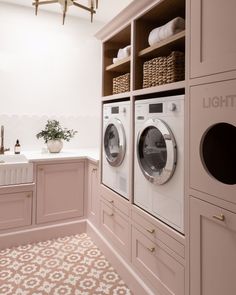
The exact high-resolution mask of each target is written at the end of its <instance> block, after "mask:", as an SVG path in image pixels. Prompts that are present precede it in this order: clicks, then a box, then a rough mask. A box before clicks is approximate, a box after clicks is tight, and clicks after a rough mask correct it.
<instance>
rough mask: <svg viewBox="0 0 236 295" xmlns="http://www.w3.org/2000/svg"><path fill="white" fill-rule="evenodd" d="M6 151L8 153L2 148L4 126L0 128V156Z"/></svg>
mask: <svg viewBox="0 0 236 295" xmlns="http://www.w3.org/2000/svg"><path fill="white" fill-rule="evenodd" d="M6 151H10V149H5V148H4V126H3V125H2V126H1V146H0V154H4V153H5V152H6Z"/></svg>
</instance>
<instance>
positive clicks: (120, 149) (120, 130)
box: [104, 119, 126, 167]
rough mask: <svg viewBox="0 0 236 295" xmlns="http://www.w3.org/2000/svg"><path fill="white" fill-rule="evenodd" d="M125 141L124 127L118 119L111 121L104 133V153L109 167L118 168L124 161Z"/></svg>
mask: <svg viewBox="0 0 236 295" xmlns="http://www.w3.org/2000/svg"><path fill="white" fill-rule="evenodd" d="M125 148H126V139H125V131H124V127H123V125H122V123H121V121H120V120H119V119H111V120H109V122H108V123H107V126H106V128H105V132H104V151H105V155H106V159H107V161H108V163H109V164H110V165H111V166H114V167H118V166H120V165H121V163H122V162H123V160H124V156H125Z"/></svg>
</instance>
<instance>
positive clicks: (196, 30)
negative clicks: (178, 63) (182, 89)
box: [190, 0, 236, 78]
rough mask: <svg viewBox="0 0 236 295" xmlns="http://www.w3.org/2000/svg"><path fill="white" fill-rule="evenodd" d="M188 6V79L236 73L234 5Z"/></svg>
mask: <svg viewBox="0 0 236 295" xmlns="http://www.w3.org/2000/svg"><path fill="white" fill-rule="evenodd" d="M190 2H191V3H190V7H191V17H190V25H191V31H190V36H191V37H190V38H191V45H190V58H191V60H190V75H191V78H195V77H200V76H206V75H211V74H215V73H221V72H226V71H231V70H236V42H235V35H236V18H235V11H236V1H235V0H228V1H226V2H225V1H222V0H191V1H190Z"/></svg>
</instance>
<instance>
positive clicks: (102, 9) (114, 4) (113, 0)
mask: <svg viewBox="0 0 236 295" xmlns="http://www.w3.org/2000/svg"><path fill="white" fill-rule="evenodd" d="M132 1H133V0H99V1H98V10H97V12H96V14H95V16H94V20H97V21H101V22H104V23H106V22H108V21H109V20H111V19H112V18H113V17H114V16H116V15H117V14H118V13H119V12H120V11H121V10H122V9H124V8H125V7H126V6H127V5H129V4H130V3H131V2H132ZM1 2H5V3H11V4H15V5H21V6H26V7H30V8H32V10H33V9H34V8H33V7H32V2H33V1H32V0H0V3H1ZM76 2H78V3H80V4H83V5H88V2H89V0H76ZM39 10H46V11H52V12H56V13H60V14H61V13H62V11H61V7H60V4H57V3H55V4H47V5H42V6H40V8H39ZM67 15H73V16H75V17H80V18H89V17H90V16H89V13H88V12H87V11H84V10H83V9H80V8H77V7H75V6H71V7H69V10H68V12H67Z"/></svg>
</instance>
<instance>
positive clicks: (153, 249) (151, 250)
mask: <svg viewBox="0 0 236 295" xmlns="http://www.w3.org/2000/svg"><path fill="white" fill-rule="evenodd" d="M147 249H148V250H149V251H150V252H152V253H153V252H154V251H155V247H151V248H147Z"/></svg>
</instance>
